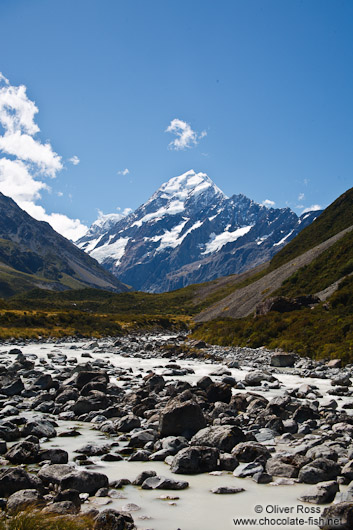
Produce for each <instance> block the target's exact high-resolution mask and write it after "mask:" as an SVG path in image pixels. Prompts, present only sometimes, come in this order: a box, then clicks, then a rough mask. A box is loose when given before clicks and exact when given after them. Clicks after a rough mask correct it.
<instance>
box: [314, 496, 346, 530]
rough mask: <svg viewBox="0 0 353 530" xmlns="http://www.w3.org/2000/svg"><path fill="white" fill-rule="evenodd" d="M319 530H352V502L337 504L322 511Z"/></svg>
mask: <svg viewBox="0 0 353 530" xmlns="http://www.w3.org/2000/svg"><path fill="white" fill-rule="evenodd" d="M320 528H321V530H352V528H353V502H339V503H337V504H331V506H328V507H327V508H325V509H324V511H323V512H322V514H321V516H320Z"/></svg>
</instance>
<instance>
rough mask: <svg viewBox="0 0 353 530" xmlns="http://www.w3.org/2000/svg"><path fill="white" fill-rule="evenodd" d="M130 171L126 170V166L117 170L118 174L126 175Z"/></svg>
mask: <svg viewBox="0 0 353 530" xmlns="http://www.w3.org/2000/svg"><path fill="white" fill-rule="evenodd" d="M129 173H130V171H129V170H128V168H127V167H126V168H125V169H122V170H120V171H118V175H124V176H125V175H128V174H129Z"/></svg>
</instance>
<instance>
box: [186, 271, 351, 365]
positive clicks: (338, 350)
mask: <svg viewBox="0 0 353 530" xmlns="http://www.w3.org/2000/svg"><path fill="white" fill-rule="evenodd" d="M193 338H195V339H202V340H205V341H206V342H209V343H211V344H218V345H220V346H247V347H250V348H258V347H260V346H265V347H267V348H270V349H275V348H280V349H283V350H284V351H293V352H296V353H299V354H301V355H307V356H309V357H311V358H314V359H322V358H336V357H340V358H341V359H342V360H343V361H344V362H346V363H348V362H353V278H352V277H349V278H347V279H345V280H344V281H343V282H342V283H341V284H340V286H339V289H338V290H337V291H336V293H335V294H334V295H333V296H332V297H331V298H330V303H329V304H328V305H327V304H319V305H318V306H316V307H315V308H314V309H310V308H307V309H302V310H300V311H292V312H287V313H278V312H275V311H271V312H269V313H268V314H267V315H263V316H256V317H247V318H243V319H237V320H233V319H223V320H222V319H218V320H213V321H210V322H206V323H204V324H200V325H198V326H196V328H195V330H194V332H193Z"/></svg>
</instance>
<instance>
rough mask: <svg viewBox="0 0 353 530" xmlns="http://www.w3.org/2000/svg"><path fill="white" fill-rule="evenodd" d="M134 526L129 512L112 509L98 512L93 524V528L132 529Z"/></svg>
mask: <svg viewBox="0 0 353 530" xmlns="http://www.w3.org/2000/svg"><path fill="white" fill-rule="evenodd" d="M135 528H136V527H135V525H134V520H133V518H132V517H131V515H130V514H128V513H126V512H123V513H121V512H118V511H116V510H112V509H109V510H103V511H102V512H100V513H99V514H98V515H97V517H96V520H95V524H94V530H134V529H135Z"/></svg>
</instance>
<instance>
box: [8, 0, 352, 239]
mask: <svg viewBox="0 0 353 530" xmlns="http://www.w3.org/2000/svg"><path fill="white" fill-rule="evenodd" d="M352 30H353V2H352V1H351V0H332V1H327V0H306V1H299V0H285V1H284V0H218V1H217V2H216V1H215V0H212V1H211V0H200V1H199V0H187V1H186V0H178V2H173V1H171V0H170V1H169V0H163V1H159V0H151V1H148V0H131V1H129V0H126V1H122V0H75V1H72V0H70V1H67V0H60V1H59V0H31V1H28V0H1V2H0V49H1V55H0V72H2V74H3V76H4V77H5V78H6V79H7V80H8V83H6V81H3V89H4V90H5V91H7V92H6V94H5V93H3V94H5V95H6V97H7V96H8V95H9V90H10V88H9V87H19V86H21V85H24V86H25V87H26V89H27V91H26V97H27V99H28V101H33V102H35V105H36V107H37V109H38V112H36V113H34V114H33V116H32V118H33V120H32V121H33V122H35V123H36V124H37V125H38V127H39V129H40V131H38V132H35V131H34V130H33V127H32V131H30V130H29V128H28V127H29V126H28V127H27V125H28V124H27V125H26V126H25V125H23V127H22V129H21V132H19V131H18V130H17V129H14V128H13V126H12V125H11V127H12V129H11V128H10V130H8V129H7V130H6V131H5V136H6V134H7V135H9V134H10V133H11V134H12V135H14V134H15V133H17V134H22V135H23V134H26V135H29V136H31V137H32V138H33V139H34V140H35V142H36V148H37V147H38V146H39V145H40V146H41V147H40V148H39V147H38V153H41V154H42V155H43V156H44V158H45V157H47V158H45V161H44V162H43V163H42V161H40V162H38V160H34V159H33V157H31V156H29V155H27V154H26V156H27V158H26V162H25V163H26V168H25V169H23V168H22V169H21V168H20V169H21V170H23V171H25V170H26V171H27V172H28V174H29V176H28V175H27V176H23V175H21V178H22V177H23V178H32V179H33V180H34V181H35V182H37V183H38V182H40V183H41V185H42V187H41V188H40V189H37V190H35V191H33V189H32V188H31V189H30V190H29V192H28V193H27V195H26V197H22V206H25V205H27V209H28V211H30V212H31V213H32V214H33V215H37V217H41V218H46V219H48V220H50V218H51V219H53V225H55V227H56V228H57V229H60V228H61V231H62V232H64V233H66V234H67V235H71V236H73V235H74V233H78V231H79V230H80V226H81V224H84V225H89V224H90V223H91V222H92V221H94V220H95V219H96V217H97V211H98V210H100V211H102V212H104V213H112V212H115V213H116V212H117V211H118V210H117V208H120V210H119V211H123V210H124V209H126V208H132V209H134V208H136V207H137V206H139V205H140V204H141V203H143V202H144V201H145V200H147V198H148V197H149V196H150V195H151V194H152V193H153V192H154V191H155V190H156V189H157V188H158V187H159V186H160V185H161V184H162V183H163V182H164V181H166V180H168V179H169V178H171V177H173V176H176V175H179V174H181V173H184V172H185V171H187V170H189V169H191V168H193V169H194V170H195V171H202V172H205V173H207V174H208V175H209V176H210V177H211V178H212V179H213V180H214V182H215V183H216V184H217V185H218V186H219V187H220V188H221V189H222V190H223V191H224V192H225V193H226V194H227V195H232V194H233V193H244V194H245V195H247V196H248V197H250V198H252V199H254V200H256V201H257V202H260V203H261V202H263V201H265V200H270V201H273V202H274V203H275V205H276V207H284V206H287V205H288V206H290V207H291V208H293V209H294V210H295V211H296V212H297V213H300V212H301V211H302V210H303V209H304V208H308V207H310V206H312V205H320V206H327V205H328V204H329V203H331V202H332V201H333V200H334V199H335V198H336V197H337V196H338V195H340V194H341V193H342V192H343V191H345V190H346V189H348V188H350V187H351V186H352V167H353V164H352V162H353V150H352V138H353V119H352V118H353V105H352V94H353V68H352V66H353V60H352V59H353V57H352V56H353V42H352V41H353V31H352ZM4 97H5V96H4ZM16 97H19V92H18V90H17V92H16ZM21 105H22V103H21ZM18 109H19V112H22V111H23V112H24V110H23V109H24V107H22V106H20V107H18ZM173 120H179V121H173ZM183 123H184V124H185V125H183ZM2 124H3V125H4V123H2ZM173 124H174V127H173ZM186 124H188V125H189V126H190V128H189V129H188V127H187V125H186ZM32 125H33V124H32ZM178 125H181V126H182V127H183V128H184V129H183V130H184V135H183V137H182V139H181V141H179V144H174V145H173V144H171V142H173V141H174V140H175V139H178V136H176V134H175V133H178V132H179V133H181V132H182V131H181V129H180V128H178V127H177V126H178ZM26 127H27V129H26ZM168 127H169V129H170V130H171V132H166V130H167V129H168ZM1 130H2V132H4V129H1V126H0V131H1ZM173 130H174V133H173ZM13 138H15V137H14V136H13ZM13 138H12V140H11V142H12V143H11V147H10V139H9V138H7V140H6V141H7V143H6V145H5V143H4V142H5V140H3V143H2V146H1V144H0V149H1V148H2V151H1V152H0V156H2V157H3V158H4V157H5V158H7V160H9V161H10V162H11V161H12V162H13V161H14V160H15V159H16V157H18V156H20V159H21V160H22V163H23V160H24V158H25V155H23V149H24V147H23V145H22V144H21V145H22V147H21V149H22V151H21V152H22V154H21V153H20V155H19V154H18V151H16V149H15V148H14V147H13V145H14V142H13ZM16 138H17V137H16ZM17 140H18V138H17ZM17 140H16V141H17ZM27 140H28V139H27ZM179 140H180V139H179ZM48 142H49V143H48ZM16 145H17V144H16ZM28 145H29V144H28ZM45 145H47V149H46V151H45ZM49 146H50V149H51V151H50V152H49ZM27 147H28V146H27ZM175 147H179V149H176V148H175ZM28 148H29V147H28ZM44 151H45V152H44ZM26 153H27V152H26ZM55 154H57V157H58V158H55ZM38 156H41V155H39V154H38ZM21 157H22V158H21ZM73 157H77V159H73ZM70 159H72V161H70ZM75 160H76V162H78V160H79V163H76V164H74V163H73V162H74V161H75ZM10 162H9V163H10ZM40 164H41V165H40ZM39 165H40V167H39ZM3 166H4V164H3ZM54 166H55V167H54ZM4 167H5V166H4ZM4 167H3V174H2V177H1V167H0V191H4V192H7V193H9V194H11V193H12V194H13V196H14V198H17V195H16V192H15V191H12V187H11V183H9V182H5V180H6V178H8V173H6V175H7V176H6V175H5V173H4V172H5V170H6V167H5V169H4ZM21 167H22V166H21ZM15 169H16V171H17V170H19V167H18V166H17V167H16V168H15ZM126 169H128V171H129V173H127V172H126V171H124V170H126ZM50 173H51V176H50V175H49V174H50ZM124 173H125V174H124ZM4 175H5V176H4ZM54 176H55V178H53V177H54ZM14 178H15V177H14ZM19 178H20V177H19ZM1 179H3V181H1ZM21 182H22V181H21ZM28 185H29V187H30V186H32V187H33V181H32V182H29V184H28ZM21 186H22V188H23V189H24V188H25V186H26V185H25V184H23V185H22V184H21ZM44 186H46V188H45V187H44ZM31 192H32V197H31V196H30V193H31ZM20 203H21V201H20ZM298 206H300V208H299V207H298ZM54 214H56V217H55V215H54ZM57 214H61V216H60V215H57ZM65 216H67V217H68V218H73V219H79V220H80V221H76V225H72V226H71V225H70V223H69V220H67V219H66V217H65ZM80 223H81V224H80Z"/></svg>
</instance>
